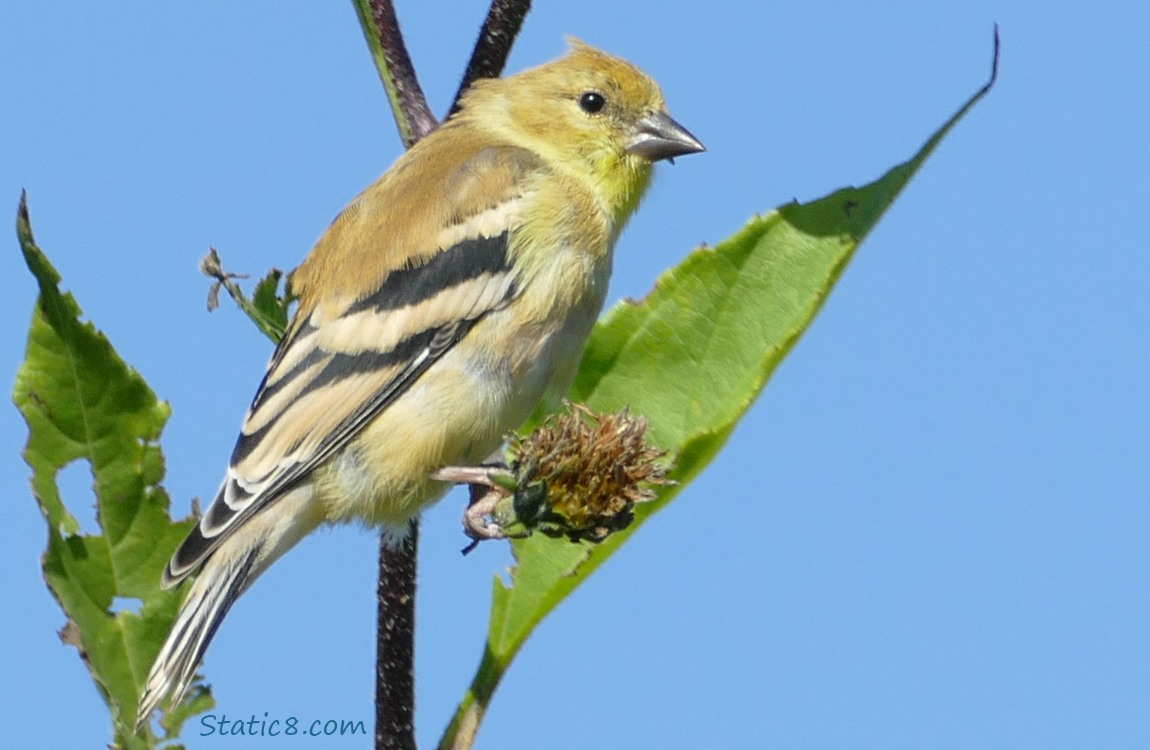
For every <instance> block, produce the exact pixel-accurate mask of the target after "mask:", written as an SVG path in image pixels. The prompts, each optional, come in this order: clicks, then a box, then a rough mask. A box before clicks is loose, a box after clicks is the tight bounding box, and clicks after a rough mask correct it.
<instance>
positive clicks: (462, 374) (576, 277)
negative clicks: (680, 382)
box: [138, 41, 703, 723]
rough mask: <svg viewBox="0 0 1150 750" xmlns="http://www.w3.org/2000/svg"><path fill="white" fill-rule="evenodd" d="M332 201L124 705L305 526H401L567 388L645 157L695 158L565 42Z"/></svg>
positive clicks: (584, 50)
mask: <svg viewBox="0 0 1150 750" xmlns="http://www.w3.org/2000/svg"><path fill="white" fill-rule="evenodd" d="M461 105H462V106H461V108H460V110H459V111H458V112H457V113H456V114H455V115H453V116H452V117H451V118H450V119H449V120H448V121H447V122H445V123H444V124H443V125H442V126H441V127H440V128H439V129H437V130H436V131H434V132H432V133H431V134H429V135H428V136H427V137H425V138H424V139H423V140H421V141H419V142H418V143H417V144H416V145H415V146H414V147H412V148H411V149H410V150H409V151H408V152H406V153H405V154H404V155H403V156H401V157H400V158H399V159H398V161H396V163H395V164H394V165H393V166H392V167H391V169H390V170H388V171H387V173H386V174H384V175H383V176H382V177H381V178H379V180H378V181H376V182H375V183H374V184H373V185H371V186H370V187H368V188H367V189H366V190H365V191H363V192H362V193H361V194H360V195H359V196H358V197H357V198H356V199H355V200H354V201H352V203H351V205H349V206H348V207H347V208H346V209H344V210H343V212H342V213H340V214H339V216H338V217H337V218H336V219H335V221H334V222H333V223H332V224H331V226H330V227H328V229H327V231H326V232H325V233H324V234H323V236H322V237H321V238H320V239H319V242H318V243H316V245H315V247H314V248H313V249H312V251H311V253H310V254H309V255H308V257H307V258H306V259H305V260H304V262H303V264H302V265H301V266H300V267H299V268H298V269H297V270H296V271H295V273H294V274H293V275H292V280H291V281H292V288H293V290H294V291H295V292H296V294H297V295H298V297H299V305H298V307H297V309H296V312H295V315H294V318H293V320H292V323H291V325H290V326H289V328H288V331H287V333H286V334H285V336H284V337H283V340H282V341H281V342H280V343H279V346H278V347H277V348H276V350H275V353H274V354H273V356H272V358H271V362H270V363H269V365H268V368H267V373H266V374H265V375H264V379H263V382H262V383H261V384H260V386H259V389H258V391H257V392H256V395H255V399H254V400H253V401H252V404H251V407H250V408H249V409H248V411H247V414H246V416H245V417H244V422H243V427H242V429H241V431H240V435H239V439H238V440H237V441H236V445H235V449H234V450H233V452H232V457H231V463H230V464H229V466H228V472H227V476H226V478H225V479H224V482H223V486H222V487H220V490H219V493H218V494H217V495H216V497H215V500H214V501H213V502H212V503H211V505H210V506H209V507H208V509H207V511H206V512H205V513H204V515H203V517H202V518H201V519H200V522H199V523H198V524H197V525H196V527H195V528H194V529H193V530H192V532H191V534H189V536H188V538H187V539H186V540H185V541H184V542H183V544H182V545H181V546H180V548H179V549H178V550H177V551H176V553H175V555H174V556H173V557H172V559H171V561H170V562H169V563H168V566H167V569H166V570H165V572H164V576H163V580H162V582H161V585H162V586H164V587H165V588H169V587H173V586H176V585H178V584H179V583H181V582H182V581H183V580H184V579H186V578H187V577H188V576H189V575H191V574H192V573H193V572H195V571H196V570H197V568H198V569H199V574H198V575H197V577H196V578H195V580H194V582H193V583H192V585H191V590H190V591H189V592H188V595H187V597H186V599H185V601H184V604H183V606H182V608H181V609H180V611H179V614H178V615H177V617H176V620H175V622H174V624H173V625H172V629H171V632H170V633H169V635H168V638H167V640H166V642H165V643H164V645H163V646H162V648H161V649H160V652H159V655H158V656H157V658H156V661H155V664H154V665H153V667H152V670H151V673H150V674H149V676H148V681H147V684H146V686H145V690H144V693H143V695H142V697H141V699H140V706H139V714H138V720H139V722H141V723H142V722H144V721H146V720H147V718H148V716H149V715H150V714H151V712H152V710H153V709H154V708H155V707H156V706H157V705H158V704H159V703H160V702H161V701H162V700H164V698H165V697H171V698H172V699H173V704H174V703H175V702H178V701H179V700H180V699H181V697H182V696H183V694H184V692H185V691H186V690H187V689H188V686H189V685H190V684H191V682H192V680H193V677H194V674H195V670H196V668H197V666H198V665H199V663H200V660H201V658H202V657H203V655H204V651H205V650H206V649H207V647H208V643H209V642H210V640H211V638H212V636H213V635H214V634H215V632H216V629H217V628H218V627H219V625H220V622H221V621H222V620H223V618H224V616H225V615H226V614H227V612H228V609H229V608H230V607H231V606H232V604H233V603H234V602H235V601H236V599H237V598H238V597H239V596H240V594H242V593H243V592H244V591H245V590H246V589H247V588H248V586H250V585H251V583H252V581H253V580H255V578H256V577H257V576H258V575H259V574H260V573H261V572H263V571H264V570H266V569H267V567H268V566H269V565H271V563H272V562H274V561H275V560H276V559H277V558H278V557H279V556H280V555H282V554H284V553H285V552H287V550H289V549H290V548H291V547H292V546H294V545H295V544H296V543H297V542H298V541H299V540H300V539H302V538H303V537H304V536H306V535H307V534H308V533H310V532H311V531H313V530H314V529H315V528H316V527H317V526H319V525H320V524H324V523H344V522H349V521H360V522H363V523H365V524H367V525H370V526H376V527H383V528H385V529H387V530H391V531H392V533H394V534H397V535H402V534H403V533H404V532H405V531H406V529H407V522H408V521H409V519H411V518H412V517H413V516H415V515H416V514H418V513H419V511H420V509H421V508H423V507H425V506H427V505H428V504H430V503H432V502H434V501H435V500H437V499H438V498H439V497H440V496H441V495H443V493H444V492H445V491H446V490H447V488H448V486H449V485H448V483H447V482H442V481H436V480H433V479H432V478H431V474H432V472H434V471H435V470H437V469H439V468H440V467H443V466H445V465H468V464H475V463H479V462H480V461H482V460H483V459H485V458H487V457H488V456H489V455H490V454H491V453H492V452H493V451H494V450H495V449H497V448H498V447H499V445H500V443H501V441H502V439H503V436H504V435H505V434H506V433H507V432H508V431H509V430H512V429H514V428H515V427H517V426H518V425H519V424H520V423H522V422H523V421H524V420H525V419H526V418H527V417H528V416H529V415H530V414H531V413H532V411H533V410H534V409H535V407H536V406H537V405H538V403H539V402H540V400H541V399H543V398H544V397H547V396H548V395H549V394H554V395H556V396H561V395H562V394H563V393H564V392H565V391H566V389H567V388H568V386H569V385H570V383H571V379H572V377H573V376H574V373H575V368H576V367H577V365H578V363H579V360H580V357H581V356H582V352H583V347H584V345H585V343H586V340H587V336H588V334H589V333H590V331H591V327H592V325H593V324H594V323H595V320H596V318H597V317H598V314H599V311H600V310H601V308H602V306H603V300H604V295H605V294H606V292H607V282H608V279H609V277H610V273H611V262H612V261H611V259H612V251H613V247H614V245H615V240H616V239H617V238H618V236H619V233H620V231H621V230H622V229H623V225H624V223H625V222H626V221H627V218H628V217H629V216H630V215H631V213H632V212H633V211H634V210H635V208H636V206H637V205H638V204H639V199H640V198H641V196H642V195H643V192H644V191H645V190H646V188H647V186H648V184H649V182H650V179H651V166H652V163H653V162H655V161H658V160H661V159H671V158H673V157H676V156H680V155H684V154H690V153H694V152H698V151H702V150H703V146H702V144H701V143H699V141H698V140H696V139H695V137H694V136H692V135H691V134H690V133H689V132H687V130H685V129H684V128H683V127H682V126H680V125H679V124H678V123H676V122H675V121H674V120H673V119H671V117H670V116H669V115H668V114H667V110H666V106H665V104H664V101H663V96H662V94H661V93H660V91H659V87H658V86H657V85H656V84H655V82H654V81H652V80H651V79H650V78H649V77H648V76H647V75H645V74H644V73H643V72H642V71H640V70H639V69H638V68H636V67H635V66H633V65H632V64H630V63H628V62H626V61H624V60H622V59H619V58H617V57H613V56H611V55H608V54H606V53H604V52H601V51H599V50H596V49H594V48H592V47H589V46H587V45H585V44H582V43H580V42H574V41H573V42H572V49H571V51H570V53H569V54H568V55H567V56H566V57H563V58H560V59H559V60H556V61H553V62H550V63H547V64H545V65H541V66H539V67H537V68H533V69H531V70H527V71H524V72H522V73H519V74H518V75H514V76H510V77H508V78H503V79H489V80H480V81H478V82H476V84H475V85H474V87H472V88H471V89H470V90H469V91H468V92H467V93H466V95H465V96H464V98H463V100H462V102H461Z"/></svg>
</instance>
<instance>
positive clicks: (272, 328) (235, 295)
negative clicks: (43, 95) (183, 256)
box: [200, 247, 295, 344]
mask: <svg viewBox="0 0 1150 750" xmlns="http://www.w3.org/2000/svg"><path fill="white" fill-rule="evenodd" d="M200 272H201V273H203V274H204V275H205V276H208V277H210V278H213V279H215V283H213V284H212V287H211V289H210V290H209V291H208V312H212V311H214V310H215V309H216V308H217V307H219V296H220V287H223V288H224V290H225V291H227V293H228V296H229V297H231V298H232V301H233V302H235V303H236V307H238V308H240V310H242V311H243V313H244V314H245V315H247V316H248V318H249V319H250V320H251V321H252V322H253V323H255V324H256V328H259V329H260V332H261V333H263V335H265V336H267V337H268V338H269V339H271V340H272V342H273V343H277V344H278V343H279V340H280V339H282V338H283V336H284V333H286V332H287V327H288V319H289V317H290V316H289V315H288V310H289V309H290V308H291V305H292V303H293V302H295V296H294V295H293V294H292V293H291V283H290V282H287V283H285V285H284V291H283V292H281V291H280V281H282V280H283V279H284V273H283V271H281V270H279V269H278V268H273V269H271V270H270V271H268V273H267V275H266V276H264V277H263V278H262V279H260V280H259V281H257V282H256V287H255V289H254V290H253V292H252V296H251V298H250V299H249V298H248V296H247V295H246V294H244V290H243V289H241V288H240V285H239V284H237V283H236V281H235V280H236V279H246V278H248V277H247V276H246V275H245V274H235V273H228V272H227V271H225V270H224V265H223V262H222V261H220V255H219V253H218V252H217V251H216V249H215V248H214V247H213V248H211V249H210V250H208V254H207V255H206V256H204V259H203V260H201V261H200Z"/></svg>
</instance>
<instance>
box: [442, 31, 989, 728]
mask: <svg viewBox="0 0 1150 750" xmlns="http://www.w3.org/2000/svg"><path fill="white" fill-rule="evenodd" d="M995 59H996V60H997V49H996V52H995ZM993 82H994V76H993V74H992V77H991V80H990V82H988V83H987V85H986V86H984V87H983V88H982V89H981V90H979V91H978V92H977V93H976V94H975V95H974V96H973V97H972V98H971V99H970V100H969V101H967V102H966V104H964V105H963V106H962V108H960V109H959V111H958V112H957V113H955V115H954V116H953V117H952V118H951V119H950V120H948V121H947V122H946V123H945V124H944V125H943V126H942V128H941V129H939V131H938V132H937V133H935V134H934V135H933V136H932V137H931V138H930V140H928V141H927V143H926V144H925V145H924V146H923V147H922V148H921V149H920V150H919V152H918V153H917V154H915V156H914V157H913V158H912V159H911V160H910V161H908V162H906V163H904V164H900V165H899V166H897V167H895V168H894V169H891V170H890V171H889V172H887V173H886V174H885V175H884V176H883V177H882V178H881V179H879V180H877V181H876V182H873V183H871V184H869V185H867V186H865V187H862V188H847V189H843V190H839V191H837V192H835V193H833V194H831V195H829V196H827V197H825V198H822V199H821V200H817V201H815V202H813V203H809V204H798V203H792V204H789V205H786V206H783V207H781V208H779V209H777V210H775V211H772V212H771V213H769V214H767V215H765V216H759V217H756V218H754V219H752V220H751V222H750V223H749V224H748V225H747V226H746V227H745V228H743V229H742V230H741V231H740V232H738V233H737V234H735V235H734V236H733V237H731V238H729V239H727V240H725V241H723V242H722V243H720V244H719V245H717V246H716V247H715V248H714V249H710V248H706V247H704V248H700V249H698V250H696V251H695V252H693V253H692V254H691V255H690V256H688V257H687V259H686V260H685V261H683V263H681V264H680V265H679V266H678V267H677V268H674V269H672V270H670V271H668V272H667V273H665V274H663V276H662V277H661V278H660V279H659V280H658V282H657V283H656V285H655V288H654V290H653V291H652V292H651V293H650V294H649V295H648V296H647V297H646V298H645V299H644V300H642V301H639V302H624V303H622V304H620V305H618V306H616V307H615V308H614V309H613V310H612V311H611V312H610V313H609V314H608V315H607V316H606V317H605V318H604V320H602V321H601V322H600V323H599V325H598V326H597V327H596V329H595V331H594V332H593V333H592V336H591V340H590V342H589V343H588V346H587V351H586V353H585V355H584V358H583V362H582V365H581V367H580V371H579V375H578V377H577V378H576V381H575V384H574V386H573V387H572V389H571V392H570V393H569V394H568V398H569V399H570V400H571V401H573V402H575V403H583V404H586V405H587V406H588V407H590V408H591V409H593V410H595V411H599V412H610V411H616V410H619V409H622V408H623V407H630V409H631V411H632V412H633V413H635V414H636V415H640V416H644V417H646V418H647V419H648V420H649V421H650V425H651V433H650V440H651V442H652V443H653V444H654V445H657V446H659V447H661V448H663V449H670V450H673V451H674V454H675V467H674V469H673V470H672V471H671V472H670V473H669V474H668V478H669V479H673V480H676V481H677V482H678V485H676V486H671V487H666V488H663V489H662V491H661V492H660V493H659V497H658V498H657V499H656V500H654V501H653V502H650V503H645V504H642V505H639V506H636V508H635V516H636V517H635V522H634V523H633V524H632V525H631V526H630V527H629V528H628V529H626V530H625V531H622V532H618V533H616V534H613V535H612V536H610V537H609V538H608V539H607V540H606V541H604V542H602V543H601V544H598V545H590V544H571V543H569V542H566V541H564V540H562V539H552V538H548V537H546V536H543V535H539V534H537V535H535V536H533V537H530V538H528V539H524V540H517V541H513V542H512V546H513V549H514V552H515V557H516V561H517V565H516V568H515V570H514V571H513V573H512V582H511V585H510V586H505V585H504V584H503V583H502V582H501V581H500V580H499V579H498V578H497V579H496V581H495V590H494V592H493V597H492V607H491V620H490V623H489V630H488V640H487V645H486V649H485V652H484V656H483V660H482V663H481V665H480V668H479V671H478V673H477V674H476V676H475V679H474V680H473V682H472V685H471V689H470V691H469V692H468V694H467V695H466V696H465V698H464V701H463V702H462V703H461V705H460V707H459V710H458V712H457V714H456V716H455V718H454V720H453V722H452V724H451V726H450V727H449V728H448V730H447V733H446V734H445V735H444V738H443V740H442V741H441V744H440V747H441V748H466V747H470V744H471V741H472V739H473V737H474V734H475V732H476V730H477V728H478V725H479V722H480V721H481V720H482V717H483V714H484V712H485V711H486V707H487V704H488V702H489V701H490V698H491V696H492V694H493V693H494V691H495V688H496V686H497V685H498V682H499V680H500V678H501V677H502V675H503V672H504V671H505V670H506V668H507V666H508V665H509V664H510V662H511V660H512V659H513V658H514V657H515V654H516V653H518V651H519V649H520V648H521V647H522V645H523V643H524V641H525V640H526V639H527V637H528V636H529V635H530V634H531V632H532V631H533V630H534V628H535V627H536V626H537V625H538V624H539V622H540V621H541V620H542V619H543V618H544V617H545V616H546V615H547V614H548V613H549V612H550V611H551V610H552V609H554V608H555V606H557V605H558V604H559V602H561V601H562V600H563V599H564V598H565V597H566V596H567V595H568V594H570V593H571V592H572V591H573V590H574V589H575V588H576V587H578V586H579V585H580V584H581V583H582V582H583V581H585V580H586V579H587V577H588V576H589V575H590V574H591V573H592V572H593V571H594V570H595V569H596V568H597V567H599V566H600V565H602V564H603V562H604V561H605V560H606V559H607V558H608V557H610V556H611V554H613V553H614V552H615V551H616V550H617V549H618V548H619V547H620V546H621V545H622V544H624V543H625V542H626V541H627V539H628V538H630V536H631V534H633V533H634V532H635V531H636V530H637V529H638V528H639V527H640V526H641V525H642V524H643V523H644V522H645V521H646V520H647V519H648V518H650V517H651V516H652V515H653V514H654V513H656V512H657V511H658V510H660V509H661V508H663V507H665V506H666V504H667V503H668V502H670V501H671V499H673V498H674V497H675V496H676V495H678V493H679V492H681V491H682V489H683V488H684V487H685V486H686V485H687V483H688V482H690V480H691V479H693V478H694V477H695V476H696V475H698V473H699V472H701V471H702V470H703V468H705V467H706V465H707V464H708V463H709V462H710V460H711V459H712V458H713V457H714V456H715V454H716V453H718V451H719V449H720V448H721V447H722V446H723V444H724V443H725V442H726V440H727V438H728V437H729V436H730V434H731V432H732V431H733V430H734V428H735V425H736V424H737V423H738V421H739V419H740V418H741V417H742V416H743V414H745V413H746V411H747V409H748V408H749V407H750V405H751V404H752V403H753V402H754V400H755V398H756V397H758V395H759V393H760V392H761V391H762V389H763V387H764V386H765V385H766V383H767V380H768V379H769V378H770V376H771V373H772V372H774V369H775V367H776V366H777V365H778V363H779V362H780V361H781V360H782V359H783V357H784V356H786V354H787V352H788V351H790V349H791V347H792V346H794V344H795V342H796V341H797V340H798V339H799V337H800V336H801V335H802V334H803V332H804V331H805V330H806V329H807V328H808V327H809V325H810V324H811V321H812V320H813V319H814V317H815V315H816V314H817V313H818V311H819V309H820V308H821V307H822V305H823V303H824V302H825V301H826V298H827V296H828V295H829V294H830V292H831V290H832V288H833V287H834V284H835V282H836V281H837V280H838V278H839V276H840V275H841V274H842V272H843V270H844V269H845V268H846V265H847V263H848V262H849V261H850V259H851V258H852V257H853V255H854V252H855V250H856V248H857V247H858V245H859V243H860V242H861V241H862V239H863V238H864V237H865V236H866V235H867V234H868V233H869V232H870V231H871V229H873V228H874V226H875V225H876V224H877V223H878V221H879V219H880V218H881V217H882V215H883V213H884V212H885V211H886V209H887V208H888V207H889V206H890V205H891V203H892V202H893V201H894V199H895V198H896V197H897V196H898V194H899V193H900V192H901V191H902V189H903V188H904V187H905V186H906V184H907V182H908V181H909V180H910V178H911V177H912V176H913V175H914V173H915V172H916V171H917V170H918V169H919V168H920V167H921V166H922V164H923V162H924V161H925V160H926V158H927V157H928V156H929V155H930V154H931V152H932V151H933V150H934V148H935V147H936V146H937V145H938V143H939V142H940V141H941V140H942V139H943V138H944V137H945V136H946V134H947V133H948V132H949V131H950V129H951V128H952V127H954V125H955V124H957V123H958V121H959V120H960V119H961V118H962V117H963V115H965V114H966V112H967V111H968V110H969V109H970V108H971V107H972V106H974V104H975V103H976V102H977V101H978V100H979V99H981V98H982V96H983V95H985V94H986V92H987V91H988V90H989V89H990V86H991V85H992V84H993Z"/></svg>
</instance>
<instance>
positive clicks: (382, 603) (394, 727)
mask: <svg viewBox="0 0 1150 750" xmlns="http://www.w3.org/2000/svg"><path fill="white" fill-rule="evenodd" d="M418 547H419V524H418V522H417V521H414V520H413V521H412V522H411V525H410V526H409V527H408V534H407V536H406V538H404V540H403V542H402V543H401V544H399V545H396V544H395V543H394V541H390V540H389V539H388V537H387V534H386V532H385V533H383V534H381V535H380V541H379V587H378V589H377V590H376V597H377V600H378V606H379V614H378V618H379V619H378V630H377V631H376V651H375V748H376V750H415V668H414V664H415V654H414V651H415V566H416V558H417V554H416V552H417V550H418Z"/></svg>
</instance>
